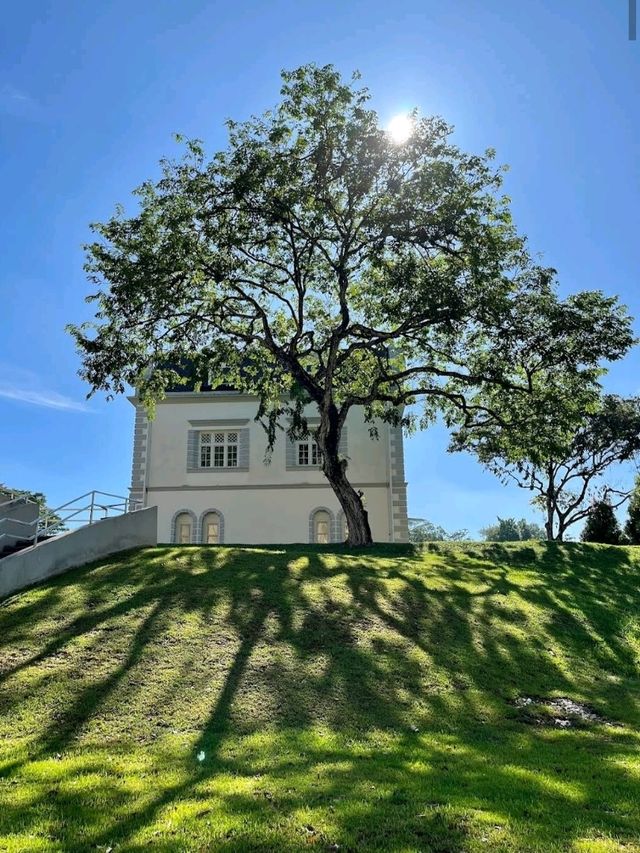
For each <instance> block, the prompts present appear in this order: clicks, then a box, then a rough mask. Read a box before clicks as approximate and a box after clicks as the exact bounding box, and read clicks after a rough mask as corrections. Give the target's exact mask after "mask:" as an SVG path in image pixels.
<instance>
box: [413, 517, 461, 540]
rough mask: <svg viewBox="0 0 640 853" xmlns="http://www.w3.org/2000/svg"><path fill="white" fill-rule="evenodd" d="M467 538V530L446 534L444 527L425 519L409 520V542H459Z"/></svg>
mask: <svg viewBox="0 0 640 853" xmlns="http://www.w3.org/2000/svg"><path fill="white" fill-rule="evenodd" d="M468 538H469V531H468V530H453V531H451V532H448V531H447V530H445V529H444V527H441V526H440V525H439V524H434V523H433V522H432V521H428V520H427V519H426V518H410V519H409V541H410V542H415V543H420V542H461V541H463V540H464V539H468Z"/></svg>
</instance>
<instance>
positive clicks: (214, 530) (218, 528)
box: [198, 508, 224, 545]
mask: <svg viewBox="0 0 640 853" xmlns="http://www.w3.org/2000/svg"><path fill="white" fill-rule="evenodd" d="M198 529H199V531H200V541H201V542H202V543H203V544H204V545H222V543H223V542H224V515H223V514H222V513H221V512H220V510H219V509H213V508H210V509H205V511H204V512H203V513H202V515H201V516H200V522H199V525H198Z"/></svg>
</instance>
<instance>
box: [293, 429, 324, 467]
mask: <svg viewBox="0 0 640 853" xmlns="http://www.w3.org/2000/svg"><path fill="white" fill-rule="evenodd" d="M301 452H305V453H306V457H307V461H306V462H301V461H300V456H301ZM295 454H296V455H295V461H296V467H297V468H319V467H320V448H319V447H318V442H317V441H316V440H315V438H312V437H309V438H301V439H299V440H298V441H296V447H295ZM314 456H315V461H314Z"/></svg>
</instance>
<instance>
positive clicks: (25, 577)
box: [0, 507, 158, 598]
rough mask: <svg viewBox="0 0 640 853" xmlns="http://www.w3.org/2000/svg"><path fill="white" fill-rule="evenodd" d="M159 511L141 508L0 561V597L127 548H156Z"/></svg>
mask: <svg viewBox="0 0 640 853" xmlns="http://www.w3.org/2000/svg"><path fill="white" fill-rule="evenodd" d="M157 542H158V510H157V508H156V507H149V508H148V509H141V510H139V511H138V512H130V513H127V514H126V515H118V516H114V517H113V518H105V519H103V520H102V521H96V522H95V524H90V525H87V526H86V527H81V528H79V529H78V530H71V531H69V533H62V534H60V536H56V537H55V539H50V540H48V541H46V542H41V543H39V544H38V545H36V546H35V548H27V549H26V550H24V551H19V552H18V553H17V554H12V555H11V556H9V557H5V558H4V559H2V560H0V598H3V597H4V596H7V595H10V594H11V593H12V592H16V590H19V589H23V588H24V587H26V586H30V585H31V584H34V583H37V582H38V581H41V580H44V579H45V578H49V577H53V575H59V574H61V573H62V572H66V571H67V569H72V568H74V567H75V566H83V565H84V564H85V563H91V562H92V561H93V560H99V559H100V558H101V557H108V556H109V554H115V553H117V552H118V551H126V550H127V549H128V548H140V547H144V546H148V545H156V544H157Z"/></svg>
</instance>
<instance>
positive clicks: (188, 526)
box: [174, 512, 193, 545]
mask: <svg viewBox="0 0 640 853" xmlns="http://www.w3.org/2000/svg"><path fill="white" fill-rule="evenodd" d="M174 524H175V534H174V541H175V542H178V543H180V545H189V544H190V543H191V542H192V541H193V518H192V517H191V515H190V514H189V513H188V512H181V513H179V515H178V516H177V517H176V520H175V522H174Z"/></svg>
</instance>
